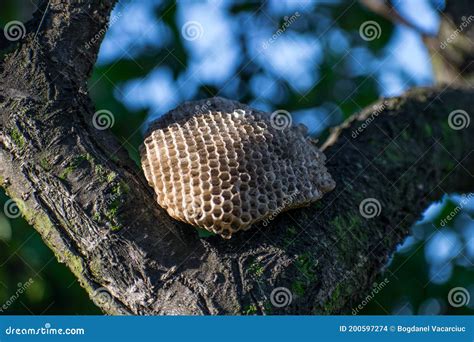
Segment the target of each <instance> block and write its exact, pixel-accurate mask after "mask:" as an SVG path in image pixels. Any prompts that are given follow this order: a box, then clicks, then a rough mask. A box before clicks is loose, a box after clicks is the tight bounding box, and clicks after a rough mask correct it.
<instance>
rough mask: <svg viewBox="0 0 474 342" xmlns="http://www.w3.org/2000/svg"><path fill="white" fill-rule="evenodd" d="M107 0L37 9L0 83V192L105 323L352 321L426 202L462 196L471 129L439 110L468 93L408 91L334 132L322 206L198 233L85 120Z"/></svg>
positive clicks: (55, 0)
mask: <svg viewBox="0 0 474 342" xmlns="http://www.w3.org/2000/svg"><path fill="white" fill-rule="evenodd" d="M113 4H114V1H112V0H108V1H107V0H106V1H104V0H102V1H99V0H94V1H92V0H90V1H70V2H69V1H68V2H65V1H60V0H52V1H51V2H50V5H49V8H48V10H47V12H46V14H45V15H44V19H43V20H42V11H45V10H46V7H45V6H44V5H43V7H42V11H39V12H38V13H37V14H36V15H35V17H34V18H33V20H32V23H33V24H34V25H33V24H31V23H30V25H31V26H32V27H35V29H36V28H37V27H38V25H40V23H41V26H40V28H39V30H38V33H37V34H36V35H35V31H31V32H28V33H27V35H26V36H25V37H24V39H23V40H22V41H21V43H20V44H19V46H17V47H16V49H15V50H14V51H13V52H12V53H10V54H9V55H8V56H7V57H6V58H5V60H4V62H3V64H2V66H1V73H2V77H1V80H0V113H1V116H0V117H1V121H0V183H1V184H2V186H3V187H4V188H5V189H6V191H7V193H8V195H9V196H10V197H11V198H12V199H14V200H15V202H16V203H17V205H18V207H19V208H20V210H21V212H22V213H23V215H24V216H25V218H26V219H27V220H28V221H29V222H30V223H31V224H32V225H33V226H34V227H35V229H36V230H37V231H38V232H39V233H40V234H41V236H42V238H43V240H44V242H45V243H46V244H47V245H48V246H49V247H50V248H51V249H52V250H53V251H54V253H55V254H56V256H57V258H58V260H59V261H60V262H64V263H66V264H67V265H68V267H69V268H70V269H71V270H72V271H73V272H74V274H75V275H76V277H77V278H78V279H79V281H80V283H81V284H82V286H83V287H84V288H85V289H86V290H87V291H88V293H89V294H90V296H91V298H92V299H93V300H94V302H95V303H96V304H97V305H98V306H99V307H100V308H101V309H102V310H103V311H104V312H105V313H109V314H251V313H257V314H280V313H286V314H322V313H324V314H329V313H331V314H335V313H347V312H350V311H351V309H352V307H353V306H356V305H357V304H358V300H359V299H360V298H362V297H363V296H364V294H365V293H366V292H367V290H368V289H370V287H371V286H372V284H373V281H374V279H375V277H376V275H377V274H379V272H380V271H381V269H382V268H383V266H384V264H385V263H386V261H387V259H388V257H389V256H390V255H391V253H392V252H393V251H394V249H395V247H396V246H397V244H399V243H400V242H401V241H403V239H404V238H405V237H406V236H407V235H408V229H409V228H410V226H411V225H412V224H413V223H414V222H415V221H416V220H417V219H418V218H419V216H420V213H421V211H422V210H423V209H424V208H426V206H427V205H428V204H429V203H430V202H431V201H433V200H435V199H439V198H440V196H441V195H442V194H443V193H450V192H470V191H472V190H473V183H474V180H473V170H474V167H473V166H474V154H473V153H472V151H473V145H474V140H473V139H472V136H473V135H474V132H473V131H474V125H469V126H467V127H465V128H463V129H459V130H455V129H452V128H451V127H455V125H454V123H455V122H454V121H453V120H452V119H453V117H452V116H451V120H448V115H449V114H450V113H451V112H452V111H454V110H459V109H463V110H466V111H468V110H471V109H472V108H474V91H473V90H472V89H463V88H433V89H415V90H412V91H410V92H408V93H407V94H405V95H403V96H401V97H399V98H393V99H388V100H385V101H381V102H380V103H379V106H376V107H370V108H367V109H366V110H364V111H363V112H362V113H360V114H359V115H356V116H354V117H353V118H351V119H350V120H348V121H347V122H345V123H344V124H343V125H341V126H340V127H338V128H335V129H334V131H333V133H332V135H331V136H330V138H329V140H328V142H327V143H326V144H325V148H326V150H325V153H326V155H327V157H328V169H329V171H330V172H331V174H332V175H333V177H334V178H335V180H336V182H337V187H336V189H335V190H334V191H333V192H332V193H330V194H327V195H326V196H325V197H324V198H323V200H321V201H319V202H317V203H315V204H313V205H312V206H310V207H308V208H304V209H298V210H293V211H290V212H288V213H286V214H282V215H279V216H278V217H277V218H276V219H275V220H274V221H272V222H271V223H270V224H269V225H268V226H266V227H263V226H256V227H253V229H250V230H249V231H248V232H244V233H239V234H236V235H235V236H234V237H233V238H232V239H231V240H223V239H222V238H220V237H218V236H214V237H210V238H205V239H204V238H199V237H198V235H197V233H196V232H195V230H194V228H192V227H190V226H187V225H185V224H182V223H179V222H177V221H175V220H173V219H171V218H170V217H169V216H168V215H167V214H166V213H165V212H164V210H162V209H161V208H160V207H158V205H157V204H156V203H155V200H154V196H153V191H152V189H151V188H149V187H148V185H147V183H146V181H145V179H144V176H143V175H142V172H141V171H140V170H138V169H137V167H136V166H135V165H134V163H133V162H132V161H131V160H130V159H129V157H128V155H127V153H126V151H124V150H123V148H121V147H120V145H119V143H118V142H117V140H116V139H115V137H114V136H113V135H112V134H111V133H110V132H108V131H106V130H98V129H96V128H95V127H94V125H93V123H92V121H93V115H94V108H93V104H92V102H91V100H90V98H89V97H88V94H87V79H88V77H89V76H90V73H91V70H92V68H93V65H94V62H95V59H96V56H97V51H98V45H99V41H98V40H100V39H97V37H98V36H100V37H102V36H103V34H104V32H105V31H104V30H105V27H106V23H107V18H108V16H109V13H110V11H111V9H112V7H113ZM27 27H29V26H28V25H27ZM455 114H456V115H459V113H455ZM461 115H464V114H462V113H461ZM457 117H458V116H457ZM467 118H469V116H467ZM456 122H457V121H456ZM455 128H456V127H455ZM366 199H371V200H370V201H371V202H370V201H369V203H372V204H375V213H373V212H371V211H370V208H371V207H370V206H369V207H364V205H361V203H362V204H366V203H368V201H367V200H366ZM378 204H380V207H377V205H378ZM379 209H380V210H379ZM373 214H378V215H375V216H374V215H373ZM371 216H374V217H372V218H370V217H371ZM282 287H284V288H286V289H287V290H284V291H286V292H284V293H283V294H284V295H286V296H287V298H284V299H287V300H286V303H282V305H280V302H279V300H280V299H281V298H282V297H279V296H277V292H278V291H279V290H281V288H282ZM279 288H280V289H279ZM275 289H276V291H277V292H275V291H274V290H275ZM281 293H282V292H280V294H281ZM290 297H291V298H290ZM283 304H287V305H283Z"/></svg>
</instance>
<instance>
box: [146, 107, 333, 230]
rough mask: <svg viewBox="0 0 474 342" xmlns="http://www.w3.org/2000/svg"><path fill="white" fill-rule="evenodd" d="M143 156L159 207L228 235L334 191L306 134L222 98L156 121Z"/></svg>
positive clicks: (148, 135) (183, 108) (259, 112)
mask: <svg viewBox="0 0 474 342" xmlns="http://www.w3.org/2000/svg"><path fill="white" fill-rule="evenodd" d="M196 108H199V109H200V110H196ZM202 108H206V111H207V112H205V111H203V110H202ZM140 153H141V159H142V166H143V170H144V173H145V176H146V178H147V180H148V183H149V184H150V185H151V186H152V187H153V188H154V190H155V193H156V199H157V202H158V204H159V205H160V206H162V207H163V208H164V209H165V210H167V212H168V214H169V215H170V216H172V217H174V218H175V219H178V220H181V221H184V222H187V223H190V224H192V225H194V226H196V227H199V228H204V229H207V230H209V231H211V232H214V233H217V234H220V235H221V236H222V237H224V238H230V237H231V236H232V234H234V233H236V232H238V231H240V230H247V229H249V228H250V227H251V226H252V225H253V224H255V223H257V222H259V221H262V220H264V219H266V218H269V217H270V218H272V217H273V216H274V215H275V214H277V213H280V212H283V211H285V210H289V209H291V208H296V207H301V206H305V205H308V204H310V203H311V202H314V201H316V200H318V199H320V198H321V197H322V196H323V195H324V194H325V193H327V192H329V191H331V190H332V189H333V188H334V187H335V182H334V180H333V179H332V177H331V175H330V174H329V173H328V171H327V169H326V167H325V165H324V163H325V159H326V158H325V156H324V154H323V153H322V152H321V151H319V149H318V148H317V147H316V146H315V145H314V144H313V143H311V142H310V141H309V140H308V139H306V138H305V136H304V129H301V128H299V127H291V126H290V127H286V128H284V129H281V127H280V126H278V124H277V122H272V121H271V116H270V114H268V113H264V112H261V111H258V110H255V109H253V108H250V107H248V106H246V105H244V104H241V103H238V102H235V101H230V100H226V99H223V98H212V99H208V100H203V101H196V102H186V103H184V104H183V105H181V106H179V107H178V108H176V109H174V110H172V111H170V112H168V113H167V114H165V115H164V116H162V117H161V118H159V119H158V120H156V121H155V122H153V123H152V124H151V126H150V129H149V130H148V132H147V134H146V138H145V141H144V144H143V145H142V146H141V148H140Z"/></svg>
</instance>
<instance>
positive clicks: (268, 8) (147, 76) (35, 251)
mask: <svg viewBox="0 0 474 342" xmlns="http://www.w3.org/2000/svg"><path fill="white" fill-rule="evenodd" d="M31 4H34V1H33V2H32V1H28V0H23V1H18V0H2V1H1V2H0V24H1V25H5V23H7V22H8V21H9V20H14V19H15V20H22V21H24V20H27V19H28V18H29V17H30V16H31V12H32V11H33V10H34V5H33V6H32V5H31ZM295 4H297V5H295ZM197 5H199V6H201V7H202V8H204V10H203V9H202V8H201V15H203V16H204V18H203V19H202V20H201V22H202V24H203V25H204V24H205V25H204V37H203V40H204V41H205V39H206V38H207V37H206V33H208V32H206V30H207V29H209V27H211V28H212V27H213V26H215V27H214V29H215V30H217V29H218V28H219V27H221V26H218V25H222V23H221V24H219V22H218V21H217V19H218V18H219V17H222V18H221V19H222V21H223V22H224V24H225V25H227V31H225V32H222V33H221V32H218V33H217V35H214V39H215V41H211V42H210V44H208V45H207V50H206V49H202V46H201V49H199V46H198V45H199V44H201V43H202V41H200V40H195V41H194V40H193V41H190V40H186V39H184V38H183V24H184V23H185V22H187V21H189V20H197V21H199V16H198V17H196V16H194V17H192V16H191V17H190V16H189V12H190V11H191V8H194V7H195V6H197ZM206 6H207V7H206ZM214 7H216V8H217V7H218V8H219V10H218V11H216V13H214V12H213V11H214ZM140 8H141V10H140ZM207 12H209V13H207ZM295 13H299V14H300V15H299V16H298V18H297V19H296V20H295V21H294V22H293V23H292V24H291V25H290V26H289V27H288V28H287V29H286V30H285V31H284V32H283V34H282V35H281V36H279V37H277V39H276V40H275V41H273V42H271V43H269V45H270V46H269V47H268V49H265V51H262V45H261V43H262V42H263V41H268V39H269V38H270V37H272V35H273V34H275V33H276V32H277V31H278V30H279V29H280V28H281V27H283V25H284V23H285V22H286V21H287V20H288V18H289V17H291V16H292V15H295ZM205 15H208V17H205ZM112 18H113V19H112V21H113V23H112V24H111V27H110V29H109V32H108V33H107V35H106V37H105V43H108V44H103V45H102V47H101V54H100V56H99V60H98V63H97V65H96V68H95V70H94V72H93V75H92V77H91V80H90V83H89V88H90V93H91V96H92V98H93V99H94V102H95V104H96V108H97V109H98V110H99V109H107V110H109V111H111V112H112V113H113V114H114V117H115V125H114V126H113V128H112V130H113V132H114V133H115V134H116V135H117V137H118V138H119V139H120V141H121V142H122V144H123V146H124V147H125V148H127V150H128V151H129V153H130V155H131V157H132V158H134V160H135V161H137V163H138V160H139V158H138V146H139V144H140V143H141V141H142V134H143V131H144V129H145V128H146V123H147V119H148V120H149V119H150V118H155V117H157V116H159V115H162V114H163V113H164V112H165V111H167V110H169V109H170V108H172V107H173V106H175V105H177V104H179V103H180V102H182V101H185V100H192V99H200V98H206V97H210V96H216V95H218V96H224V97H228V98H232V99H236V100H239V101H241V102H244V103H249V104H252V105H254V106H256V107H260V108H262V109H266V110H275V109H279V108H283V109H286V110H288V111H290V112H291V113H292V116H293V121H294V122H303V123H305V124H306V125H307V126H308V127H309V128H310V132H311V133H312V134H313V135H318V136H319V137H320V139H321V140H324V137H325V135H327V128H328V127H330V126H332V125H334V124H337V123H340V122H341V121H342V120H343V119H344V118H346V117H348V116H349V115H351V114H353V113H354V112H357V111H359V110H360V109H362V108H363V107H365V106H367V105H369V104H370V103H372V102H373V101H374V100H376V99H377V98H378V97H379V96H380V94H381V85H380V77H379V76H380V72H383V70H384V69H383V68H381V63H380V62H381V61H383V60H384V58H385V57H386V55H387V47H389V45H390V42H391V40H392V38H393V33H394V27H393V25H392V24H391V23H390V22H388V21H386V20H385V19H383V18H380V17H378V16H376V15H375V14H373V13H371V12H369V11H367V10H366V9H365V8H363V7H361V6H360V5H359V4H358V2H352V1H351V2H348V1H333V2H323V3H320V2H305V3H304V4H303V5H302V6H300V5H298V2H296V1H293V2H292V1H269V2H260V1H225V0H222V1H217V0H214V1H210V2H208V3H201V2H192V1H183V2H181V3H179V4H175V3H174V2H172V1H154V0H150V1H145V0H141V1H140V0H134V1H120V2H119V5H118V6H117V8H116V9H115V11H114V14H113V15H112ZM209 18H211V20H209ZM115 19H117V20H115ZM214 19H215V20H216V22H214V21H213V20H214ZM367 21H376V22H377V23H378V25H380V36H379V37H378V39H374V40H370V41H366V40H364V39H362V38H361V36H360V34H359V28H360V26H361V24H362V23H364V22H367ZM209 25H211V26H209ZM225 25H224V26H225ZM148 26H149V27H150V28H151V29H150V30H148ZM144 28H146V29H144ZM147 31H151V32H152V33H151V34H150V35H148V32H147ZM154 33H155V34H154ZM211 36H212V35H211ZM216 36H217V38H216ZM230 41H231V42H232V44H231V45H230V46H229V45H226V42H230ZM125 42H126V43H125ZM285 44H289V45H285ZM292 44H293V45H292ZM288 46H289V47H288ZM229 50H232V51H233V52H234V56H235V58H233V59H232V62H231V63H228V64H227V70H230V72H228V73H226V72H223V73H222V75H224V76H222V77H214V78H213V77H209V75H207V76H204V74H205V73H202V72H201V71H202V69H200V68H196V64H199V63H200V62H201V63H202V62H203V60H204V61H205V62H207V63H208V64H207V65H208V68H211V69H212V70H214V68H215V67H216V66H219V65H220V64H221V61H220V60H219V59H218V57H219V53H222V54H223V55H224V54H227V55H228V54H229ZM288 56H289V57H288ZM302 56H303V57H304V58H303V59H301V60H300V59H298V58H299V57H302ZM278 58H283V59H285V58H287V59H288V61H285V60H283V62H281V60H278ZM293 58H294V59H295V60H296V61H298V62H295V60H293ZM300 61H302V62H300ZM303 62H304V63H303ZM222 64H223V63H222ZM204 65H206V64H204ZM216 70H217V69H216ZM159 72H163V74H160V73H159ZM217 74H218V72H217V71H216V75H217ZM399 74H400V75H399V77H400V79H402V80H403V84H404V87H405V89H406V88H408V87H410V86H412V85H415V84H417V82H416V81H415V80H414V79H413V78H412V77H411V76H410V75H408V74H407V71H406V70H403V68H402V69H401V70H400V71H399ZM160 75H161V76H160ZM163 75H165V76H163ZM211 76H213V75H211ZM160 77H161V78H160ZM307 79H309V80H310V83H309V84H308V82H307ZM165 81H166V82H167V83H169V84H170V86H169V87H168V88H169V89H166V88H164V87H162V86H161V84H164V83H165ZM153 82H155V83H153ZM150 84H151V85H150ZM170 89H171V91H170ZM5 201H6V197H5V196H4V195H3V194H2V195H1V196H0V207H3V205H4V203H5ZM454 205H455V204H454ZM452 206H453V202H449V201H445V203H444V204H443V205H442V207H443V208H444V212H443V211H442V210H441V212H440V213H438V218H434V219H431V220H429V221H427V222H424V223H420V224H418V225H417V226H415V228H414V231H415V232H416V231H418V232H419V231H420V229H421V228H420V227H422V228H423V229H421V230H424V234H421V235H420V234H418V235H416V234H414V237H411V238H409V241H407V243H406V244H405V245H404V246H402V248H401V249H400V251H399V252H398V253H396V254H395V256H394V258H393V260H392V261H391V263H390V265H389V266H388V268H387V272H386V274H385V275H384V276H383V277H382V278H381V280H383V279H384V278H385V277H388V279H389V280H390V282H389V284H388V285H387V286H386V287H385V288H384V289H383V291H381V292H380V293H379V294H377V296H376V297H375V298H374V299H373V300H371V301H370V302H369V303H368V305H367V306H366V307H365V309H364V310H363V311H362V313H363V314H390V313H415V314H416V313H453V314H465V313H471V314H472V313H474V310H473V308H472V307H471V308H467V307H462V308H458V309H455V308H453V307H450V306H449V305H448V304H447V303H446V298H447V294H448V292H449V290H450V289H451V288H453V287H456V286H464V287H466V288H469V286H471V287H472V286H474V282H473V276H474V271H473V264H472V259H470V263H468V262H466V260H464V263H462V262H458V263H456V262H454V261H452V260H454V259H456V258H458V259H460V258H461V256H460V255H458V254H456V255H453V256H452V257H451V255H450V258H448V259H446V260H445V262H446V263H450V264H451V266H446V267H448V268H449V267H450V270H451V271H450V272H451V273H450V276H449V278H447V279H445V280H444V282H440V281H438V282H437V283H434V282H432V281H430V279H431V278H432V277H433V274H432V273H430V270H431V268H430V267H432V265H431V264H430V262H429V261H430V259H429V258H430V255H429V253H427V249H430V248H431V249H432V247H429V246H428V245H429V244H430V238H431V236H433V234H434V233H436V232H437V231H438V230H437V229H439V231H441V232H442V231H443V230H446V229H448V228H446V227H443V228H440V227H436V224H438V225H439V222H438V223H436V224H433V222H437V221H436V220H438V221H439V220H440V218H442V217H445V216H446V214H447V213H449V212H450V211H451V210H453V207H452ZM463 213H464V211H463ZM442 215H445V216H442ZM469 222H471V223H469ZM469 224H471V226H472V219H471V221H468V223H466V224H465V225H461V226H460V227H458V228H456V229H457V230H455V229H454V228H453V229H454V230H453V232H456V231H458V233H459V234H462V233H461V231H462V230H463V229H465V227H466V225H469ZM430 229H431V231H430ZM450 236H451V235H450ZM459 236H461V235H459ZM470 241H471V243H472V242H473V241H474V239H473V240H470ZM463 243H464V244H467V240H466V241H464V240H463ZM0 246H1V247H0V304H1V303H5V302H6V301H7V300H8V299H9V298H10V297H11V296H13V295H15V293H16V292H17V290H18V284H19V283H21V284H24V283H25V282H27V281H28V279H29V278H32V279H33V283H32V285H31V286H29V287H28V288H27V289H26V291H25V293H24V294H22V295H21V296H20V298H19V299H18V300H15V301H14V302H13V304H12V305H11V306H10V307H9V308H8V310H7V311H6V312H7V313H10V314H13V313H17V314H29V313H35V314H40V313H46V314H97V313H99V310H98V309H97V308H95V307H94V306H93V305H92V304H91V302H90V300H89V299H88V298H87V295H86V293H85V291H83V290H82V289H81V288H80V286H79V285H78V284H77V282H76V281H75V278H74V277H73V276H72V274H71V273H70V272H69V270H67V269H66V268H65V267H64V266H63V265H61V264H59V263H58V262H57V261H56V260H55V259H54V256H53V255H52V253H51V252H50V251H49V249H48V248H47V247H46V246H45V245H44V243H43V242H42V241H41V238H40V237H39V236H38V234H37V233H36V232H35V231H34V230H33V229H32V228H30V227H28V225H27V224H26V223H25V222H24V221H23V220H22V219H14V220H7V219H6V218H5V217H4V216H0ZM459 253H461V254H462V253H463V250H461V251H460V252H459ZM473 254H474V252H473ZM471 257H472V256H470V257H469V258H471ZM438 266H439V265H438ZM381 280H380V281H381ZM471 290H472V291H474V289H471ZM472 301H474V300H472Z"/></svg>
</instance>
